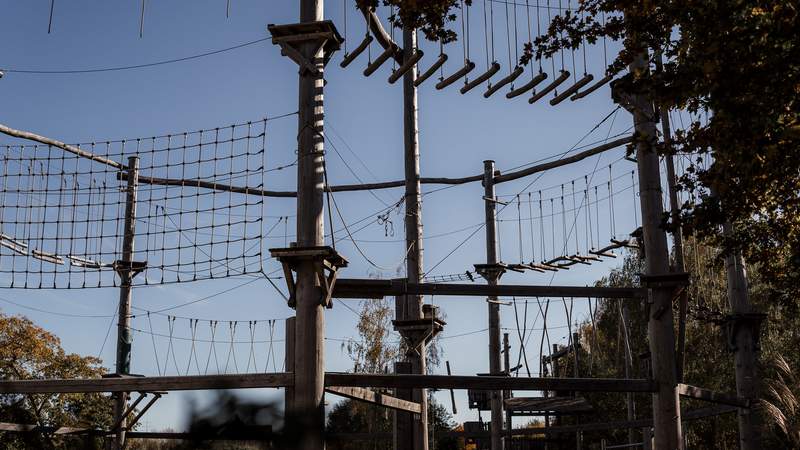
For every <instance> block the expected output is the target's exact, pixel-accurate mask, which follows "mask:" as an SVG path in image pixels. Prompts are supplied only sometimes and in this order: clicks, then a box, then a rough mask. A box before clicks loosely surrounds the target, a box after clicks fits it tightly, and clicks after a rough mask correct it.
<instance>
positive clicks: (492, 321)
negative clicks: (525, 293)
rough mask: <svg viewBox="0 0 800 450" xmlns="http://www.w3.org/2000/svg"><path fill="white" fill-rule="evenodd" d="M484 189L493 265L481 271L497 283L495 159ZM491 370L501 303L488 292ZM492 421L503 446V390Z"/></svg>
mask: <svg viewBox="0 0 800 450" xmlns="http://www.w3.org/2000/svg"><path fill="white" fill-rule="evenodd" d="M483 192H484V196H483V198H484V201H485V211H486V264H488V265H490V266H489V267H490V268H489V270H487V271H486V272H485V273H483V274H482V275H483V276H484V277H486V281H487V282H488V283H489V285H490V286H496V285H497V282H498V280H499V278H500V271H498V270H494V269H492V268H491V265H492V264H497V235H496V233H497V229H496V224H497V217H496V209H495V205H496V202H495V192H494V161H484V162H483ZM488 307H489V374H490V375H500V374H501V369H500V304H499V303H498V302H497V297H496V296H489V299H488ZM491 395H492V396H491V407H492V422H491V427H490V430H491V449H492V450H502V449H503V391H492V393H491Z"/></svg>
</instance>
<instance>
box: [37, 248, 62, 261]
mask: <svg viewBox="0 0 800 450" xmlns="http://www.w3.org/2000/svg"><path fill="white" fill-rule="evenodd" d="M31 256H33V257H34V258H36V259H41V260H42V261H47V262H49V263H53V264H64V259H63V258H62V257H60V256H58V255H56V254H55V253H47V252H43V251H41V250H36V249H33V250H32V251H31Z"/></svg>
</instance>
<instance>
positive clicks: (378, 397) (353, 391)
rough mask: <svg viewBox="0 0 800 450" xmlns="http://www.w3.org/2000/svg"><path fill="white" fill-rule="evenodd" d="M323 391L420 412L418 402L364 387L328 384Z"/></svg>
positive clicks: (420, 408) (401, 409)
mask: <svg viewBox="0 0 800 450" xmlns="http://www.w3.org/2000/svg"><path fill="white" fill-rule="evenodd" d="M325 392H328V393H331V394H334V395H338V396H340V397H345V398H349V399H353V400H358V401H362V402H367V403H371V404H373V405H379V406H383V407H386V408H389V409H396V410H399V411H408V412H412V413H416V414H420V413H421V412H422V407H421V406H420V404H419V403H415V402H410V401H408V400H403V399H400V398H397V397H392V396H391V395H386V394H380V393H378V392H375V391H372V390H370V389H366V388H360V387H347V386H328V387H326V388H325Z"/></svg>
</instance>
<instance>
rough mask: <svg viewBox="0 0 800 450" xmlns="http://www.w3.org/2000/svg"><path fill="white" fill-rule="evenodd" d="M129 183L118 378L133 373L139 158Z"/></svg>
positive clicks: (121, 439) (122, 401)
mask: <svg viewBox="0 0 800 450" xmlns="http://www.w3.org/2000/svg"><path fill="white" fill-rule="evenodd" d="M127 171H128V174H127V175H128V177H127V178H128V184H127V187H126V190H125V192H126V194H125V222H124V227H125V228H124V229H123V234H122V255H121V256H122V258H121V259H120V261H119V264H117V273H118V274H119V278H120V288H119V311H118V312H119V317H118V319H117V368H116V374H117V375H129V374H130V373H131V344H132V341H133V335H132V334H131V297H132V294H133V286H132V284H133V277H134V275H135V273H134V272H133V251H134V241H135V238H136V191H137V188H138V185H139V157H137V156H131V157H129V158H128V167H127ZM127 404H128V393H127V392H118V393H117V396H116V399H115V401H114V423H115V424H118V425H119V429H118V430H117V433H116V436H115V438H114V448H116V449H122V448H124V446H125V420H124V417H123V415H124V414H125V410H126V409H127Z"/></svg>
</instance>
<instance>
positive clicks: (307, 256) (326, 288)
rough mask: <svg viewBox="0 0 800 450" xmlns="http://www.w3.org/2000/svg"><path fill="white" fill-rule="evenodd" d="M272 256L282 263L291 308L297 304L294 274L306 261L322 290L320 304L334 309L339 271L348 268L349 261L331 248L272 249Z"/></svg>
mask: <svg viewBox="0 0 800 450" xmlns="http://www.w3.org/2000/svg"><path fill="white" fill-rule="evenodd" d="M269 251H270V254H271V255H272V257H273V258H276V259H277V260H278V261H280V263H281V265H282V268H283V275H284V278H286V287H287V288H288V290H289V307H291V308H294V307H295V306H296V304H297V296H296V290H297V283H296V281H295V276H294V273H293V272H296V271H297V268H298V267H299V265H300V264H302V263H303V262H304V261H310V262H311V263H312V265H313V267H314V272H315V274H316V277H317V280H318V281H319V285H320V288H321V289H322V297H321V298H320V304H322V305H323V306H325V307H326V308H329V309H330V308H332V307H333V302H331V296H332V295H333V289H334V287H335V286H336V277H337V275H338V273H339V269H340V268H343V267H347V264H348V263H347V260H346V259H344V258H343V257H342V256H340V255H339V254H338V253H336V250H334V249H333V248H331V247H328V246H318V247H289V248H271V249H270V250H269Z"/></svg>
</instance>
